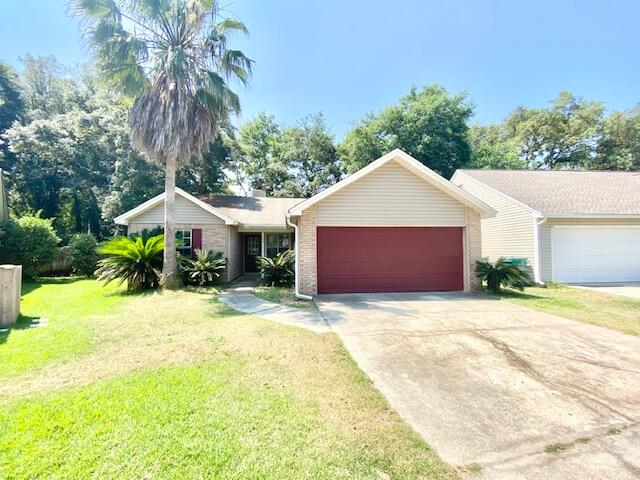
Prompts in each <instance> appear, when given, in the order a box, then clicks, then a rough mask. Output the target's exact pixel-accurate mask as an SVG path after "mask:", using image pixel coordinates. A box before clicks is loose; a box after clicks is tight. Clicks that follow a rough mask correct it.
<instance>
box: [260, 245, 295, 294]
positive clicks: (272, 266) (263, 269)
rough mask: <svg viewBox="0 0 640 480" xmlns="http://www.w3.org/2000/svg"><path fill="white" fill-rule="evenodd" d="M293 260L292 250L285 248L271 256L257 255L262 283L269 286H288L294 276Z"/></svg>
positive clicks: (291, 283)
mask: <svg viewBox="0 0 640 480" xmlns="http://www.w3.org/2000/svg"><path fill="white" fill-rule="evenodd" d="M295 261H296V256H295V253H294V251H293V250H286V251H284V252H281V253H279V254H278V255H276V256H275V257H273V258H269V257H258V265H259V266H260V273H262V283H263V284H264V285H267V286H270V287H290V286H291V285H293V280H294V276H295V273H294V268H295Z"/></svg>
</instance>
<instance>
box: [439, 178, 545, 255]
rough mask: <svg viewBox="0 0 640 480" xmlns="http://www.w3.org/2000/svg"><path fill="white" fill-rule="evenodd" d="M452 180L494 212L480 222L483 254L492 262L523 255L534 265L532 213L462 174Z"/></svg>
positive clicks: (533, 220)
mask: <svg viewBox="0 0 640 480" xmlns="http://www.w3.org/2000/svg"><path fill="white" fill-rule="evenodd" d="M452 181H453V182H454V183H455V184H456V185H458V186H460V187H461V188H462V189H464V190H466V191H467V192H469V193H470V194H472V195H473V196H475V197H476V198H478V199H479V200H482V201H483V202H484V203H486V204H487V205H489V206H490V207H491V208H493V209H494V210H495V211H496V212H497V213H496V215H495V216H494V217H489V218H483V219H482V221H481V230H482V256H483V257H488V258H489V260H491V261H495V260H497V259H498V258H500V257H524V258H527V259H528V260H529V264H530V265H531V266H532V267H535V245H534V243H535V242H534V225H535V223H534V222H535V219H534V216H533V213H532V212H531V211H529V210H527V209H526V208H524V207H522V206H520V205H518V203H516V202H514V201H512V200H510V199H508V198H505V197H504V196H502V195H500V194H499V193H496V192H495V191H493V190H492V189H491V188H488V187H487V186H485V185H484V184H483V183H481V182H478V181H477V180H475V179H473V178H471V177H469V176H468V175H465V174H464V173H458V174H456V176H455V177H454V178H453V179H452Z"/></svg>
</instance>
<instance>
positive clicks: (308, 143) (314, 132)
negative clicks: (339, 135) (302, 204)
mask: <svg viewBox="0 0 640 480" xmlns="http://www.w3.org/2000/svg"><path fill="white" fill-rule="evenodd" d="M282 133H283V134H282V138H281V147H280V149H279V150H280V155H281V157H282V163H283V164H285V165H286V166H287V167H288V170H289V172H290V175H291V176H292V177H293V178H292V179H289V180H287V181H285V184H284V188H282V189H281V190H280V191H277V192H275V194H276V195H278V196H288V197H291V196H293V197H311V196H313V195H315V194H316V193H318V192H320V191H322V190H324V189H325V188H327V187H329V186H331V185H333V184H334V183H336V182H337V181H339V180H340V177H341V176H342V169H341V168H340V163H339V160H338V155H337V152H336V147H335V145H334V143H333V137H332V136H331V134H330V133H329V132H328V131H327V127H326V125H325V121H324V117H323V116H322V114H318V115H309V116H307V117H305V118H304V119H302V120H301V121H300V122H299V124H298V125H297V126H295V127H291V128H287V129H284V131H283V132H282Z"/></svg>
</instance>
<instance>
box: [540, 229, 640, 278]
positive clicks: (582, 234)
mask: <svg viewBox="0 0 640 480" xmlns="http://www.w3.org/2000/svg"><path fill="white" fill-rule="evenodd" d="M551 239H552V252H553V278H554V281H556V282H561V283H597V282H638V281H640V228H634V227H553V228H552V229H551Z"/></svg>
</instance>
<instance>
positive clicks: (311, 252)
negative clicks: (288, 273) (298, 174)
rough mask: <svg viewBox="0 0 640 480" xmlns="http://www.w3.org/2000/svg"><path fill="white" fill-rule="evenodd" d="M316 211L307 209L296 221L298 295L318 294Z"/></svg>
mask: <svg viewBox="0 0 640 480" xmlns="http://www.w3.org/2000/svg"><path fill="white" fill-rule="evenodd" d="M316 227H317V209H316V206H315V205H313V206H311V207H309V208H307V209H306V210H305V211H304V212H302V215H301V216H300V218H299V219H298V235H299V237H300V238H298V239H296V241H297V242H298V261H299V262H300V265H299V270H298V272H299V274H300V284H299V285H300V293H303V294H305V295H316V294H317V293H318V277H317V271H318V270H317V252H318V250H317V247H318V242H317V238H316Z"/></svg>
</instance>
